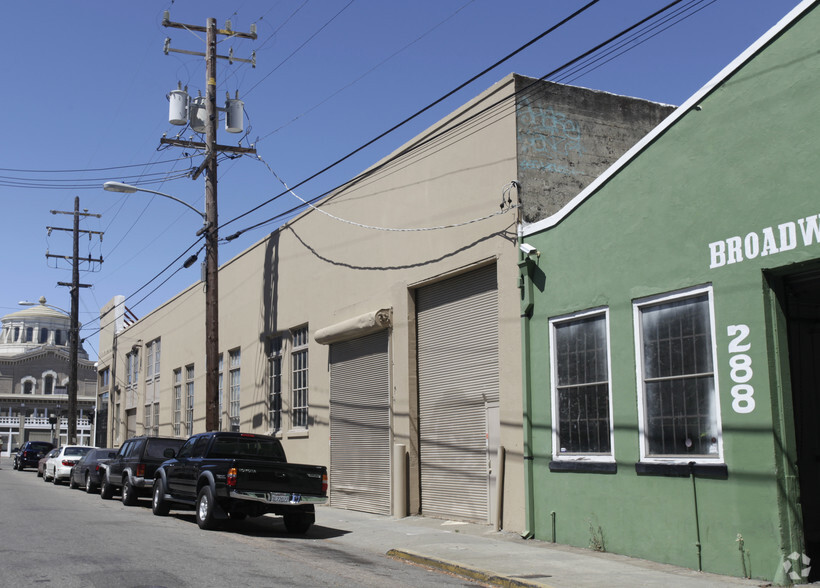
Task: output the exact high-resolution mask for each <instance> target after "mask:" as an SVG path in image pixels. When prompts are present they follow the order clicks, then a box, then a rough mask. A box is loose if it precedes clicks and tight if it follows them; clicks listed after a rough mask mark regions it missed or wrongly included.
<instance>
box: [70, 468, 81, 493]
mask: <svg viewBox="0 0 820 588" xmlns="http://www.w3.org/2000/svg"><path fill="white" fill-rule="evenodd" d="M68 487H69V488H71V489H72V490H76V489H77V488H79V486H77V481H76V480H75V479H74V472H71V475H70V476H69V477H68Z"/></svg>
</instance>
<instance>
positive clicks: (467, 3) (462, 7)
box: [256, 0, 475, 144]
mask: <svg viewBox="0 0 820 588" xmlns="http://www.w3.org/2000/svg"><path fill="white" fill-rule="evenodd" d="M473 2H475V0H467V2H465V3H464V4H462V5H461V6H460V7H459V8H458V9H456V10H455V11H454V12H453V13H451V14H450V15H449V16H448V17H447V18H445V19H444V20H442V21H440V22H439V23H438V24H436V25H435V26H433V27H431V28H429V29H427V30H426V31H425V32H424V33H422V34H421V35H419V36H418V37H416V38H415V39H414V40H413V41H411V42H409V43H407V44H406V45H404V46H403V47H402V48H401V49H398V50H397V51H394V52H393V53H392V54H390V55H389V56H388V57H386V58H384V59H382V60H381V61H380V62H379V63H377V64H376V65H374V66H373V67H371V68H370V69H368V70H367V71H366V72H364V73H363V74H361V75H360V76H358V77H357V78H355V79H353V80H352V81H350V82H348V83H347V84H345V85H344V86H342V87H341V88H339V89H338V90H336V91H335V92H333V93H332V94H330V95H328V96H327V97H325V98H324V99H323V100H321V101H320V102H318V103H316V104H314V105H313V106H311V107H310V108H308V109H307V110H305V111H304V112H302V113H301V114H298V115H296V116H295V117H293V118H292V119H291V120H289V121H288V122H286V123H285V124H283V125H280V126H279V127H277V128H276V129H274V130H272V131H271V132H270V133H268V134H267V135H264V136H263V137H262V138H260V139H257V140H256V143H257V144H258V143H259V142H260V141H263V140H265V139H267V138H268V137H270V136H271V135H273V134H275V133H278V132H279V131H281V130H282V129H284V128H285V127H287V126H288V125H291V124H293V123H294V122H296V121H297V120H299V119H300V118H302V117H303V116H305V115H306V114H310V113H311V112H313V111H314V110H316V109H317V108H319V107H320V106H322V105H323V104H325V103H326V102H327V101H329V100H331V99H332V98H335V97H336V96H338V95H339V94H341V93H342V92H343V91H345V90H347V89H348V88H349V87H351V86H352V85H354V84H356V83H358V82H359V81H361V80H362V79H364V78H365V77H367V76H368V75H370V74H371V73H373V72H374V71H376V70H377V69H378V68H380V67H381V66H383V65H384V64H385V63H387V62H388V61H390V60H391V59H393V58H394V57H396V56H397V55H398V54H399V53H402V52H403V51H405V50H406V49H408V48H409V47H411V46H413V45H415V44H416V43H418V42H419V41H420V40H422V39H423V38H424V37H426V36H427V35H429V34H430V33H432V32H433V31H434V30H436V29H437V28H439V27H440V26H441V25H443V24H444V23H445V22H447V21H448V20H450V19H452V18H453V17H455V16H456V15H457V14H458V13H459V12H461V11H462V10H464V9H465V8H467V6H469V5H470V4H472V3H473Z"/></svg>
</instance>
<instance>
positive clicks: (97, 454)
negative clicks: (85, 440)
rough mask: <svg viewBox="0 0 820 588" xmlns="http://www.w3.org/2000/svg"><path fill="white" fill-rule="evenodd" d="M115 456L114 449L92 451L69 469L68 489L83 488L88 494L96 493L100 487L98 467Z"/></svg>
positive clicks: (115, 451)
mask: <svg viewBox="0 0 820 588" xmlns="http://www.w3.org/2000/svg"><path fill="white" fill-rule="evenodd" d="M116 455H117V450H116V449H105V448H96V449H92V450H91V451H89V452H88V453H86V454H85V455H84V456H82V457H81V458H80V461H78V462H77V463H76V464H75V465H74V467H73V468H71V476H70V477H69V478H68V487H69V488H85V491H86V492H88V493H89V494H91V493H92V492H94V491H96V490H97V488H99V487H100V466H101V465H102V464H104V463H108V461H109V460H110V459H111V458H112V457H114V456H116Z"/></svg>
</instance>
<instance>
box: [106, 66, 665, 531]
mask: <svg viewBox="0 0 820 588" xmlns="http://www.w3.org/2000/svg"><path fill="white" fill-rule="evenodd" d="M670 110H671V108H670V107H666V106H663V105H658V104H654V103H651V102H646V101H642V100H636V99H632V98H625V97H621V96H614V95H611V94H606V93H602V92H595V91H591V90H586V89H581V88H573V87H569V86H562V85H558V84H551V83H545V82H538V81H536V80H532V79H530V78H525V77H522V76H517V75H510V76H507V77H506V78H504V79H503V80H502V81H500V82H499V83H498V84H496V85H494V86H493V87H492V88H490V89H488V90H487V91H485V92H484V93H482V94H481V95H480V96H479V97H477V98H476V99H474V100H473V101H471V102H470V103H468V104H467V105H465V106H464V107H462V108H461V109H459V110H458V111H456V112H455V113H453V114H451V115H450V116H448V117H447V118H445V119H443V120H441V121H439V123H437V124H436V125H434V126H432V127H431V128H430V129H428V130H427V131H426V132H425V133H423V134H422V135H419V136H418V137H417V138H416V139H414V140H413V141H411V142H410V143H408V144H407V145H405V146H404V147H402V148H401V149H400V150H398V151H397V152H396V153H395V154H393V155H391V156H390V157H388V158H386V159H385V160H384V161H382V162H380V163H379V164H377V165H375V166H374V167H373V168H371V169H370V170H368V171H367V172H365V173H364V174H362V175H361V176H359V177H358V178H356V179H355V180H354V181H351V182H350V183H349V184H348V185H347V186H346V187H345V188H343V189H341V190H339V191H337V192H336V193H334V194H333V195H331V196H330V197H328V198H326V199H325V200H323V201H321V202H320V203H319V204H318V205H317V206H318V208H316V209H314V208H305V212H304V213H303V214H301V216H299V217H297V218H295V219H294V220H292V221H289V222H288V223H286V224H285V225H283V226H282V227H280V228H279V229H278V230H276V231H274V232H273V233H271V234H270V235H269V236H267V237H266V238H264V239H262V240H261V241H259V242H257V243H255V244H254V245H252V246H250V247H249V248H248V249H247V250H245V251H244V252H242V253H241V254H240V255H237V256H236V257H235V258H233V259H231V260H229V261H227V262H225V263H223V265H222V266H221V268H220V273H219V280H220V282H219V298H220V303H219V304H220V306H219V317H220V324H219V331H220V332H219V341H220V346H221V352H222V354H221V358H222V360H221V361H222V369H221V371H220V373H221V375H220V382H221V398H222V401H221V403H220V406H221V411H220V412H221V416H222V418H221V425H220V426H221V427H222V428H223V429H229V428H235V429H237V428H238V429H240V430H242V431H249V432H257V433H271V434H275V435H277V436H280V437H281V438H282V441H283V443H284V445H285V449H286V451H287V454H288V458H289V459H290V460H291V461H297V462H306V463H318V464H325V465H327V466H328V468H329V471H330V495H331V503H332V504H333V505H334V506H338V507H342V508H350V509H355V510H361V511H367V512H373V513H381V514H393V515H395V516H400V515H403V514H405V513H408V512H409V513H422V514H424V515H427V516H436V517H447V518H453V519H459V520H470V521H479V522H487V523H492V522H496V521H498V522H501V524H502V526H503V527H504V528H506V529H509V530H513V531H521V530H522V529H523V528H524V525H525V516H524V515H525V513H524V500H523V498H524V493H525V486H526V484H525V477H524V475H525V474H524V467H523V463H524V459H525V458H526V457H527V451H528V449H527V448H526V447H525V446H524V442H523V435H522V423H523V418H524V413H525V411H524V407H523V404H522V377H521V331H520V299H521V291H520V290H519V270H518V261H519V256H520V252H519V248H518V243H517V223H518V222H519V221H520V220H522V218H523V219H524V220H528V221H532V220H537V219H538V218H543V216H545V215H547V214H549V213H551V212H554V211H555V210H557V209H558V208H559V207H560V206H561V205H562V204H563V203H564V202H566V201H568V200H569V199H571V198H572V197H573V196H575V195H576V194H577V193H578V192H580V190H581V189H582V188H583V187H584V186H585V185H587V184H588V183H589V182H591V181H592V180H593V179H594V178H595V177H596V176H597V175H598V174H599V173H600V172H601V171H602V170H603V169H605V168H606V167H607V166H608V165H610V164H611V163H612V162H613V161H614V160H615V159H617V157H618V156H620V155H621V154H622V153H623V152H625V151H626V150H627V149H628V148H629V147H631V146H632V145H633V144H634V143H635V142H636V141H637V140H638V139H640V138H641V137H642V136H643V135H645V134H646V133H647V132H648V131H649V130H650V129H652V128H653V127H654V126H655V125H656V124H658V123H659V122H660V121H661V120H662V119H663V118H664V117H665V116H666V115H667V113H668V112H670ZM547 275H548V274H547ZM547 280H548V278H547ZM204 299H205V297H204V296H203V294H202V291H201V286H200V285H198V284H195V285H193V286H191V287H190V288H189V289H187V290H185V291H183V292H180V293H179V294H178V295H177V296H176V297H174V298H173V299H171V300H168V301H167V302H166V303H165V304H163V305H162V306H160V307H158V308H156V309H154V310H153V311H151V312H150V313H149V314H147V315H146V316H144V317H143V318H141V319H140V320H139V321H137V322H136V323H133V324H130V325H128V326H125V323H124V321H123V320H121V317H120V318H119V319H117V318H116V317H117V316H118V314H121V313H122V311H123V307H124V303H123V301H122V299H121V298H120V299H114V300H112V301H111V302H110V303H109V304H108V305H107V306H106V307H105V308H103V309H102V315H103V320H102V325H103V330H102V332H101V333H100V346H99V348H100V374H101V380H100V381H101V382H108V384H107V385H105V386H102V387H101V388H100V390H99V392H100V394H101V395H103V394H110V402H111V405H110V411H109V414H110V418H109V423H108V431H109V435H110V439H109V441H110V443H111V444H112V445H114V446H117V445H119V444H120V443H122V441H124V440H125V439H126V438H127V437H128V436H130V435H134V434H143V433H147V434H160V435H178V436H183V437H184V436H187V435H189V434H191V433H195V432H199V431H203V430H204V429H205V382H204V375H205V349H204V340H205V333H204V320H203V319H202V317H203V315H204ZM499 492H500V493H501V496H500V500H499Z"/></svg>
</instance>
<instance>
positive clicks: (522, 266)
mask: <svg viewBox="0 0 820 588" xmlns="http://www.w3.org/2000/svg"><path fill="white" fill-rule="evenodd" d="M522 244H523V239H522V238H521V236H520V234H519V237H518V246H519V256H518V270H519V277H518V286H519V288H520V289H521V294H522V296H521V357H522V376H523V379H524V381H523V394H524V415H523V416H524V422H523V425H524V508H525V517H526V526H525V528H524V532H523V533H522V534H521V536H522V537H523V538H524V539H532V538H533V537H534V536H535V498H534V496H533V475H534V473H533V451H532V385H531V382H532V366H531V361H530V318H531V317H532V307H533V298H532V279H531V277H530V271H531V267H532V265H533V261H532V260H531V259H530V258H529V256H526V255H524V254H523V252H522V247H521V245H522Z"/></svg>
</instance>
